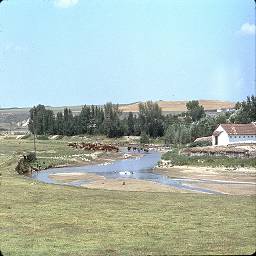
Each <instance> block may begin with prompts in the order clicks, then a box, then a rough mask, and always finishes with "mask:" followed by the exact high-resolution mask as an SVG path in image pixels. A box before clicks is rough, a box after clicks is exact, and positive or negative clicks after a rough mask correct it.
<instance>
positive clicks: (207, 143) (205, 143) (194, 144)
mask: <svg viewBox="0 0 256 256" xmlns="http://www.w3.org/2000/svg"><path fill="white" fill-rule="evenodd" d="M211 145H212V142H211V141H194V142H191V143H190V144H188V147H190V148H192V147H206V146H211Z"/></svg>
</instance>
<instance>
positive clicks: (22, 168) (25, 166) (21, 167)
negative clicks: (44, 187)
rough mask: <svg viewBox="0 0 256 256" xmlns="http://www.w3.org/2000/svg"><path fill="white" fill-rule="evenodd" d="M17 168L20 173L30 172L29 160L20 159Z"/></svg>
mask: <svg viewBox="0 0 256 256" xmlns="http://www.w3.org/2000/svg"><path fill="white" fill-rule="evenodd" d="M15 170H16V172H17V173H18V174H26V173H29V172H30V165H29V162H28V161H27V160H26V159H24V158H22V159H20V161H19V162H18V164H17V166H16V167H15Z"/></svg>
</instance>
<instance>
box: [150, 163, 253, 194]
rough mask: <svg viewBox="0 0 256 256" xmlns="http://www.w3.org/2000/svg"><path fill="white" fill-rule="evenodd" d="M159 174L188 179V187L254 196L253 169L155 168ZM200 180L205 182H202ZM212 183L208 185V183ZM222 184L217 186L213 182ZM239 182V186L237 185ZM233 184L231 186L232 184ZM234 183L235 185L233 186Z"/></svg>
mask: <svg viewBox="0 0 256 256" xmlns="http://www.w3.org/2000/svg"><path fill="white" fill-rule="evenodd" d="M154 172H155V173H159V174H162V175H165V176H168V177H170V178H177V179H190V180H189V181H186V183H187V184H188V185H192V186H196V187H200V188H207V189H212V190H215V191H219V192H223V193H227V194H232V195H254V194H256V169H255V168H237V169H232V168H224V167H223V168H213V167H197V166H174V167H171V168H158V167H157V168H155V169H154ZM200 180H207V181H208V182H202V181H200ZM211 181H212V182H213V183H210V182H211ZM218 181H220V182H223V183H222V184H217V183H214V182H218ZM238 182H240V184H237V183H238ZM232 183H233V184H232ZM234 183H236V184H234Z"/></svg>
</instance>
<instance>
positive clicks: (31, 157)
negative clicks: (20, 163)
mask: <svg viewBox="0 0 256 256" xmlns="http://www.w3.org/2000/svg"><path fill="white" fill-rule="evenodd" d="M24 159H25V160H27V161H28V162H29V163H30V162H33V161H35V160H36V154H35V153H34V152H30V153H28V154H27V155H25V156H24Z"/></svg>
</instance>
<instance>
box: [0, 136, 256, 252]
mask: <svg viewBox="0 0 256 256" xmlns="http://www.w3.org/2000/svg"><path fill="white" fill-rule="evenodd" d="M65 145H66V142H65V141H58V142H54V141H41V142H39V149H40V150H41V151H42V152H41V155H42V156H43V155H44V153H43V152H44V151H45V154H49V150H48V151H47V149H49V148H50V150H52V151H51V152H55V153H52V154H59V153H60V152H65V150H66V149H65ZM24 148H25V149H26V150H28V149H29V148H32V141H30V140H26V141H24V142H21V144H19V142H18V141H16V140H8V141H7V140H1V141H0V173H1V176H0V182H1V185H0V195H1V196H0V209H1V210H0V249H1V250H2V253H3V255H5V256H6V255H11V256H12V255H36V256H40V255H173V254H176V255H177V254H190V255H191V254H199V255H206V254H212V255H216V254H252V253H253V252H254V251H255V248H256V244H255V234H256V224H255V220H256V204H255V197H253V196H217V195H216V196H215V195H214V196H213V195H203V194H179V193H145V192H118V191H104V190H90V189H84V188H75V187H63V186H57V185H47V184H42V183H39V182H36V181H33V180H31V179H29V178H25V177H23V176H19V175H17V174H16V173H15V172H14V167H15V162H16V160H17V157H16V155H17V153H16V152H19V153H21V151H23V149H24ZM68 150H70V149H68ZM75 153H76V152H75ZM65 154H67V153H65ZM70 154H71V152H70Z"/></svg>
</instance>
